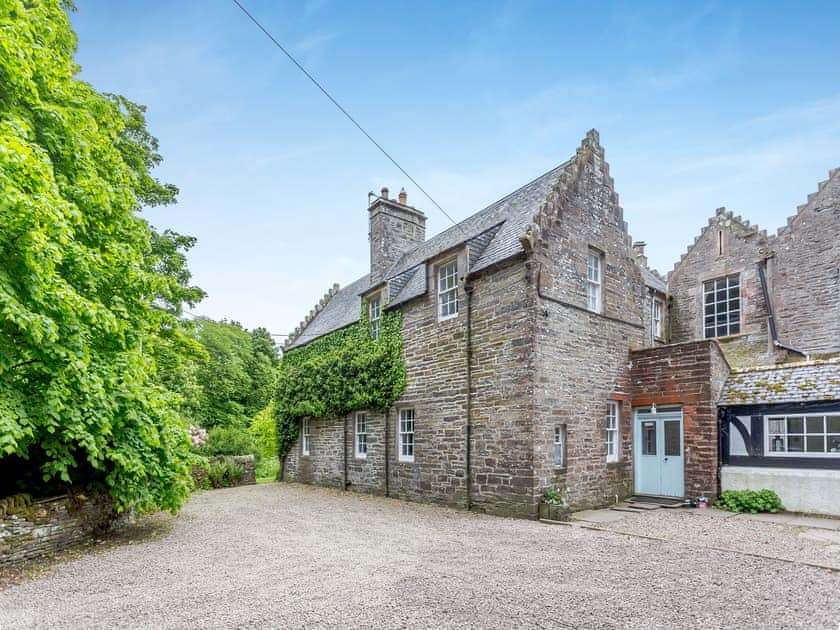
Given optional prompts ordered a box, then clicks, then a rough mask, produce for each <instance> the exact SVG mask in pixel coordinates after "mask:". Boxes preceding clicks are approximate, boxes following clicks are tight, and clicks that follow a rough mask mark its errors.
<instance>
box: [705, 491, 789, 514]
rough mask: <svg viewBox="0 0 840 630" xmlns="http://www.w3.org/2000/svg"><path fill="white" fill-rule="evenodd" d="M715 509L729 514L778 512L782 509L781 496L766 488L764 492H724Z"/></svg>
mask: <svg viewBox="0 0 840 630" xmlns="http://www.w3.org/2000/svg"><path fill="white" fill-rule="evenodd" d="M715 507H718V508H720V509H722V510H728V511H729V512H750V513H751V514H755V513H757V512H778V511H779V510H781V509H782V500H781V499H780V498H779V495H778V494H776V493H775V492H773V491H772V490H768V489H766V488H764V489H762V490H724V491H723V492H721V494H720V498H719V499H718V501H717V503H715Z"/></svg>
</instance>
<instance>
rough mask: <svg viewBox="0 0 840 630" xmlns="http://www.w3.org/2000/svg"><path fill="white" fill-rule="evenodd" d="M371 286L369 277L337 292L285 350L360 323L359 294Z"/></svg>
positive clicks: (360, 305)
mask: <svg viewBox="0 0 840 630" xmlns="http://www.w3.org/2000/svg"><path fill="white" fill-rule="evenodd" d="M369 286H370V276H369V275H367V276H362V277H361V278H359V279H358V280H356V281H355V282H351V283H350V284H348V285H347V286H346V287H344V288H343V289H340V290H339V291H337V292H336V293H335V295H333V296H332V298H331V299H330V301H329V302H327V303H326V304H325V305H324V308H323V309H321V311H320V312H319V313H317V314H316V315H315V316H314V317H313V318H312V319H311V321H309V323H308V324H307V325H306V326H305V327H304V329H303V331H302V332H301V333H300V335H298V336H297V337H296V338H294V340H293V341H292V342H291V343H289V344H288V345H287V346H286V347H285V349H286V350H291V349H292V348H296V347H298V346H302V345H304V344H307V343H309V342H310V341H312V340H313V339H317V338H318V337H321V336H323V335H326V334H327V333H330V332H332V331H334V330H338V329H339V328H344V327H345V326H349V325H350V324H352V323H354V322H357V321H359V315H360V314H361V308H362V303H361V302H360V301H359V294H360V293H364V292H365V291H367V289H368V287H369Z"/></svg>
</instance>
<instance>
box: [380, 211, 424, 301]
mask: <svg viewBox="0 0 840 630" xmlns="http://www.w3.org/2000/svg"><path fill="white" fill-rule="evenodd" d="M369 212H370V220H369V235H368V238H369V240H370V271H371V273H370V280H371V285H374V284H377V283H378V282H380V281H382V280H384V279H385V274H386V273H387V272H388V271H389V270H390V269H391V267H392V266H393V265H394V264H395V263H396V262H397V261H398V260H399V259H400V258H401V257H402V255H403V254H404V253H405V252H407V251H409V250H411V249H414V248H415V247H417V246H418V245H419V244H420V243H422V242H423V241H424V240H426V217H425V216H424V215H423V213H422V212H420V211H419V210H416V209H415V208H412V207H410V206H403V205H402V204H399V203H397V202H395V201H390V200H388V201H386V200H383V199H378V200H377V201H376V202H374V204H373V205H372V206H371V207H370V208H369Z"/></svg>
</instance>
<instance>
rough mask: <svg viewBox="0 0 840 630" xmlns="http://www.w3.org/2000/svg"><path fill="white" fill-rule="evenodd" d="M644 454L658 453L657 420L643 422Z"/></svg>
mask: <svg viewBox="0 0 840 630" xmlns="http://www.w3.org/2000/svg"><path fill="white" fill-rule="evenodd" d="M642 455H656V422H655V421H654V420H645V421H644V422H642Z"/></svg>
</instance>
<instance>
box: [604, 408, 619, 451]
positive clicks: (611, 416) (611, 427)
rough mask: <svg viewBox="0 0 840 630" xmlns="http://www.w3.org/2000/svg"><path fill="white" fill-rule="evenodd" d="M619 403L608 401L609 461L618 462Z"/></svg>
mask: <svg viewBox="0 0 840 630" xmlns="http://www.w3.org/2000/svg"><path fill="white" fill-rule="evenodd" d="M619 451H620V448H619V433H618V403H617V402H614V401H612V400H611V401H610V402H608V403H607V461H608V462H617V461H618V454H619Z"/></svg>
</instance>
